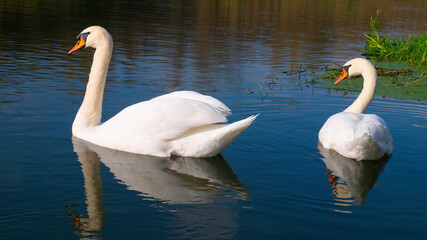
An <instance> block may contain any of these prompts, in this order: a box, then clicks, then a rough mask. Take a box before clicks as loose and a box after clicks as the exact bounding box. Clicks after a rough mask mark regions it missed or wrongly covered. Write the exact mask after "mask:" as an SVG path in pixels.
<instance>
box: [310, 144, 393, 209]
mask: <svg viewBox="0 0 427 240" xmlns="http://www.w3.org/2000/svg"><path fill="white" fill-rule="evenodd" d="M318 148H319V151H320V154H321V155H322V156H323V158H322V160H323V162H324V163H325V165H326V168H327V169H328V175H329V179H328V180H329V182H330V185H331V188H332V189H333V194H332V196H334V197H335V199H336V202H335V203H333V204H335V205H341V206H351V204H355V205H363V204H364V203H365V201H366V198H367V197H368V192H369V190H371V188H372V187H374V185H375V184H376V183H377V179H378V177H379V175H380V174H381V172H382V171H383V169H384V167H385V164H386V163H387V161H388V160H389V158H390V157H391V156H388V155H386V156H384V157H383V158H382V159H380V160H376V161H356V160H354V159H349V158H346V157H344V156H342V155H340V154H339V153H337V152H335V151H334V150H331V149H325V148H324V147H323V146H322V144H321V143H320V142H319V143H318ZM335 211H339V210H335ZM343 212H345V211H343Z"/></svg>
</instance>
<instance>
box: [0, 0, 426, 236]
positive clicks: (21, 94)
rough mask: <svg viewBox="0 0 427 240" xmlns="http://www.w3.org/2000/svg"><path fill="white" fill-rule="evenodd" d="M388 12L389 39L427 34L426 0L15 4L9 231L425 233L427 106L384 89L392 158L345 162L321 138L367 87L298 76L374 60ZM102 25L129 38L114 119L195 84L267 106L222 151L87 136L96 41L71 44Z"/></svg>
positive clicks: (3, 102) (6, 206) (7, 161)
mask: <svg viewBox="0 0 427 240" xmlns="http://www.w3.org/2000/svg"><path fill="white" fill-rule="evenodd" d="M377 9H383V12H382V15H381V17H380V20H381V23H382V26H383V31H384V32H385V33H390V34H391V35H392V36H399V37H404V36H406V35H407V34H408V33H413V34H417V33H423V32H424V31H425V30H426V27H425V24H426V20H427V19H426V15H427V3H426V1H422V0H419V1H416V0H410V1H397V0H393V1H389V0H372V1H368V0H362V1H351V0H344V1H334V0H324V1H317V0H304V1H273V0H267V1H262V0H255V1H244V0H241V1H239V0H231V1H225V0H224V1H222V0H217V1H195V0H194V1H178V0H169V1H161V0H160V1H124V0H123V1H121V0H115V1H96V0H95V1H84V0H78V1H71V0H66V1H54V0H38V1H37V0H36V1H32V0H22V1H0V136H2V137H1V138H0V152H1V157H0V158H1V159H0V194H1V195H2V196H3V197H2V198H0V212H1V214H0V238H1V239H30V238H36V239H46V238H51V239H75V238H76V234H77V235H78V236H80V237H81V238H82V239H84V238H93V239H101V238H105V239H118V238H124V235H123V233H126V234H127V236H126V237H128V238H136V239H140V238H148V239H169V238H171V239H264V238H268V239H283V238H291V239H326V238H340V239H341V238H344V239H360V238H363V239H422V237H424V236H425V235H426V232H425V227H424V226H425V222H426V216H427V210H426V208H425V206H424V205H425V202H426V201H427V193H426V192H425V191H424V189H426V187H427V179H426V178H425V176H426V175H427V159H426V154H425V146H426V145H427V142H426V141H427V137H426V136H427V132H426V129H427V128H425V127H426V126H427V123H426V122H427V106H426V104H425V103H418V102H411V101H400V100H392V99H383V98H381V97H376V98H375V99H374V101H373V102H372V104H371V106H370V107H369V109H368V112H369V113H376V114H378V115H380V116H381V117H382V118H384V119H385V120H386V121H387V123H388V125H389V127H390V129H391V131H392V135H393V138H394V149H395V151H394V153H393V157H392V158H391V159H390V160H388V161H385V160H384V161H380V162H369V163H368V162H366V163H365V162H355V161H353V160H349V159H341V158H339V157H338V156H335V155H334V154H331V153H327V152H326V153H325V152H324V151H323V150H322V149H320V150H319V149H318V147H317V141H318V138H317V133H318V131H319V129H320V128H321V126H322V124H323V123H324V122H325V121H326V119H327V118H328V117H329V116H330V115H332V114H333V113H336V112H338V111H341V110H343V109H345V107H346V106H348V105H349V104H350V103H351V102H352V101H354V99H355V95H354V94H347V95H343V93H341V92H336V91H334V90H326V89H322V88H319V87H318V86H311V85H308V86H305V85H298V84H297V81H298V75H287V74H286V73H283V72H284V71H287V70H290V69H298V68H299V67H300V65H301V64H309V65H314V66H324V65H330V64H332V63H339V64H343V63H344V62H346V61H347V60H348V59H350V58H353V57H357V56H360V52H359V50H358V49H360V48H362V47H363V44H364V36H363V33H366V32H368V30H369V20H370V17H372V16H374V15H375V12H376V10H377ZM90 25H101V26H104V27H106V28H107V29H108V30H109V31H110V32H111V34H112V35H113V38H114V41H115V44H114V52H113V58H112V62H111V65H110V71H109V73H108V80H107V85H106V89H105V90H106V92H105V96H104V105H103V117H104V119H103V120H105V119H108V118H109V117H111V116H113V115H114V114H116V113H117V112H118V111H120V110H121V109H123V108H124V107H125V106H128V105H130V104H133V103H136V102H139V101H142V100H145V99H150V98H152V97H155V96H158V95H160V94H162V93H166V92H170V91H175V90H183V89H188V90H195V91H198V92H201V93H205V94H209V95H212V96H214V97H216V98H218V99H220V100H221V101H223V102H224V103H225V104H227V105H228V106H229V107H230V108H231V109H232V110H233V113H234V114H233V115H232V116H231V117H230V121H235V120H237V119H242V118H244V117H247V116H248V115H251V114H255V113H261V115H260V116H259V118H258V119H257V121H256V122H255V124H253V125H252V126H251V127H250V128H249V129H248V130H247V131H246V132H245V133H244V134H242V136H240V137H239V138H238V139H237V141H236V142H235V143H233V144H232V145H230V147H228V148H227V149H225V150H224V151H223V153H222V157H221V156H219V157H217V158H213V159H188V158H177V159H159V158H153V157H146V156H139V155H132V154H127V153H122V152H117V151H113V150H108V149H103V148H100V147H97V146H93V145H90V144H89V145H88V144H86V143H85V142H79V141H76V140H72V139H71V124H72V121H73V119H74V116H75V114H76V112H77V110H78V108H79V106H80V104H81V101H82V98H83V94H84V87H85V84H86V81H87V77H88V73H89V69H90V64H91V60H92V54H93V51H91V50H85V51H80V52H78V54H76V55H72V56H68V55H67V52H68V51H69V49H70V48H71V47H72V46H73V45H74V44H75V36H76V35H77V34H78V33H80V32H81V30H83V29H84V28H86V27H87V26H90ZM266 76H270V77H269V78H268V79H267V78H266ZM252 79H255V80H257V81H260V82H261V81H264V80H265V81H270V80H272V79H275V80H277V83H276V84H274V86H272V88H271V89H268V93H269V94H268V96H264V95H265V94H263V92H262V91H261V92H260V93H259V90H260V89H259V86H258V85H257V84H256V83H255V82H254V81H253V80H252ZM242 85H244V86H245V87H247V88H249V89H251V90H253V91H254V93H253V94H248V91H247V90H246V89H245V88H244V86H242ZM263 96H264V97H263ZM73 149H74V150H75V152H74V151H73ZM326 169H330V170H331V171H330V175H329V176H328V175H325V172H326V171H327V170H326ZM82 170H83V174H82ZM328 177H331V178H332V185H333V186H332V187H333V189H331V182H329V181H328ZM343 190H344V191H343ZM331 192H332V195H333V196H331ZM343 193H345V194H346V195H345V197H344V198H342V196H343V195H341V194H343ZM367 196H368V197H367ZM331 202H332V203H333V204H334V205H331ZM338 204H340V205H338ZM331 209H333V210H334V211H329V210H331ZM341 212H348V213H350V212H351V213H352V214H341ZM67 216H68V217H70V218H71V220H70V219H69V218H67ZM70 224H71V226H70ZM73 232H75V234H74V233H73ZM338 236H339V237H338Z"/></svg>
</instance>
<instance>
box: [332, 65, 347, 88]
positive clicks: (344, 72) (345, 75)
mask: <svg viewBox="0 0 427 240" xmlns="http://www.w3.org/2000/svg"><path fill="white" fill-rule="evenodd" d="M346 78H348V72H347V70H346V69H345V68H343V69H342V71H341V75H340V77H339V78H338V79H337V81H335V85H337V84H338V83H340V82H341V81H342V80H344V79H346Z"/></svg>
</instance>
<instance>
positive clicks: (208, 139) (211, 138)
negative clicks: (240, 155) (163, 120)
mask: <svg viewBox="0 0 427 240" xmlns="http://www.w3.org/2000/svg"><path fill="white" fill-rule="evenodd" d="M258 115H259V114H257V115H252V116H250V117H248V118H246V119H243V120H240V121H237V122H234V123H231V124H213V125H208V126H204V127H202V128H198V129H195V130H193V131H192V132H191V133H190V134H186V135H185V136H182V137H181V138H179V139H174V141H173V144H174V147H173V149H174V151H172V152H171V155H180V156H193V157H212V156H216V155H218V154H219V153H220V152H221V151H222V150H224V149H225V148H226V147H227V146H228V145H230V144H231V143H232V142H233V141H234V140H235V139H236V138H237V137H238V136H240V134H242V133H243V132H244V131H245V130H246V129H247V128H248V127H249V126H250V125H251V124H252V123H253V121H254V120H255V119H256V118H257V117H258Z"/></svg>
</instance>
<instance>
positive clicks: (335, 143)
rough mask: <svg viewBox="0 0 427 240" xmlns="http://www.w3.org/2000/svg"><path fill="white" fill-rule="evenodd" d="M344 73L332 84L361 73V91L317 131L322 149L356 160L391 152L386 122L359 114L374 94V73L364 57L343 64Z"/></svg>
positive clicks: (391, 144)
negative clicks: (342, 110) (347, 105)
mask: <svg viewBox="0 0 427 240" xmlns="http://www.w3.org/2000/svg"><path fill="white" fill-rule="evenodd" d="M344 66H345V68H346V69H348V73H347V72H346V71H345V70H343V74H344V73H345V74H346V75H345V76H343V74H342V77H340V79H339V80H337V82H336V84H337V83H338V82H340V81H342V80H343V79H345V78H347V77H351V76H356V75H362V76H363V79H364V82H363V90H362V92H361V93H360V95H359V97H358V98H357V99H356V100H355V101H354V102H353V104H352V105H350V106H349V107H348V108H347V109H346V110H344V112H340V113H337V114H334V115H332V116H331V117H329V119H328V120H327V121H326V122H325V124H324V125H323V127H322V129H320V132H319V141H320V143H321V144H322V146H323V147H325V148H326V149H332V150H335V151H336V152H338V153H339V154H341V155H343V156H345V157H347V158H352V159H356V160H375V159H379V158H381V157H383V156H384V155H385V154H391V153H392V152H393V138H392V137H391V134H390V130H389V128H388V126H387V123H386V122H385V121H384V120H383V119H382V118H380V117H379V116H377V115H375V114H363V113H364V112H365V110H366V109H367V108H368V106H369V104H370V103H371V101H372V98H373V97H374V95H375V89H376V83H377V72H376V70H375V67H374V66H373V65H372V63H370V62H369V61H368V60H366V59H362V58H356V59H353V60H350V61H348V62H347V63H346V64H345V65H344Z"/></svg>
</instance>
